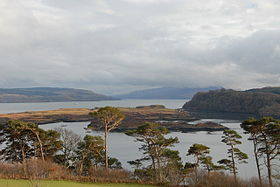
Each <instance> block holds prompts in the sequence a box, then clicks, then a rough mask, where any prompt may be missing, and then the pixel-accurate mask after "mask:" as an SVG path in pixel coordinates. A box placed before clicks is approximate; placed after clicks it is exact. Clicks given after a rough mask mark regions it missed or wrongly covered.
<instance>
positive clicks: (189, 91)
mask: <svg viewBox="0 0 280 187" xmlns="http://www.w3.org/2000/svg"><path fill="white" fill-rule="evenodd" d="M215 89H218V88H217V87H207V88H176V87H162V88H152V89H145V90H139V91H134V92H130V93H128V94H123V95H115V96H114V97H116V98H120V99H191V98H192V97H193V95H194V94H195V93H197V92H205V91H209V90H215Z"/></svg>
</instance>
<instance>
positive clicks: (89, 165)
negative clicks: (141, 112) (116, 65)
mask: <svg viewBox="0 0 280 187" xmlns="http://www.w3.org/2000/svg"><path fill="white" fill-rule="evenodd" d="M91 115H92V116H94V117H95V118H96V120H97V121H98V123H96V124H95V125H96V128H98V129H100V130H103V131H104V132H105V133H104V139H103V138H102V137H101V136H89V135H86V136H85V137H84V138H83V139H81V138H80V137H79V136H78V135H77V134H75V133H74V132H72V131H69V130H67V129H63V128H59V129H55V130H48V131H45V130H43V129H41V128H39V127H38V125H36V124H34V123H27V122H23V121H9V122H8V123H7V124H5V125H4V126H3V127H2V128H1V130H0V143H2V144H5V148H2V150H1V152H0V153H1V154H0V158H1V160H2V162H1V163H0V178H6V179H28V180H30V181H34V180H40V179H43V180H68V181H69V180H71V181H78V182H94V183H96V182H101V183H138V184H158V185H170V186H176V185H187V186H201V187H203V186H213V187H214V186H215V187H218V186H221V187H222V186H228V187H230V186H235V187H238V186H240V187H241V186H242V187H251V186H252V187H253V186H254V187H255V186H270V187H272V186H276V185H277V179H279V177H280V176H279V168H277V167H278V166H275V164H279V156H280V121H279V120H276V119H273V118H262V119H260V120H256V119H248V120H246V121H244V122H243V123H242V127H243V129H244V130H245V131H246V132H247V133H249V134H250V140H252V143H253V147H252V149H254V153H255V160H256V166H257V169H258V173H259V178H258V179H257V180H254V181H242V180H240V179H239V178H238V165H239V164H246V160H247V159H248V156H247V154H246V153H244V152H242V150H240V149H239V148H238V145H239V144H242V142H241V141H240V139H241V136H240V135H239V134H238V133H237V132H236V131H234V130H230V129H227V130H225V131H224V133H223V136H222V137H221V141H222V142H223V143H225V144H226V145H227V146H228V149H227V150H225V151H227V153H228V156H227V158H224V159H222V160H219V161H218V163H214V162H213V158H212V157H211V156H210V151H211V148H210V147H207V146H205V145H202V144H193V145H192V146H191V147H190V148H189V149H188V153H187V155H186V156H187V157H193V162H186V163H183V162H182V159H181V157H180V156H179V152H178V151H174V150H172V149H171V147H173V146H174V145H175V144H177V143H179V141H178V138H177V137H168V138H167V136H166V135H168V134H169V130H168V129H166V128H163V127H161V126H160V125H159V124H156V123H151V122H146V123H144V124H143V125H142V126H139V127H138V128H137V129H133V130H129V131H127V132H126V134H127V135H128V136H132V137H134V138H135V141H138V142H139V143H141V146H140V147H139V151H141V152H142V156H141V157H140V158H137V159H136V160H133V161H129V162H128V163H129V164H131V166H132V167H133V168H134V172H133V173H132V172H128V171H125V170H123V169H122V166H121V163H120V162H119V161H118V159H117V158H112V157H110V156H109V155H108V153H107V147H108V146H109V145H108V144H107V141H106V140H107V136H108V135H109V132H110V131H111V130H112V129H114V128H117V126H118V125H119V124H120V123H121V122H122V120H123V119H124V115H123V114H122V113H121V112H120V111H119V110H118V109H116V108H113V107H104V108H101V109H99V110H98V111H96V112H94V113H91ZM221 151H222V150H221ZM264 169H265V170H266V172H264V173H262V172H263V171H264ZM225 171H229V173H232V174H233V175H226V174H224V172H225ZM274 183H275V184H274Z"/></svg>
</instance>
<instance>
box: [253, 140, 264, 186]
mask: <svg viewBox="0 0 280 187" xmlns="http://www.w3.org/2000/svg"><path fill="white" fill-rule="evenodd" d="M253 144H254V156H255V161H256V165H257V171H258V177H259V183H260V186H262V185H263V184H262V176H261V170H260V163H259V157H258V149H257V142H256V140H253Z"/></svg>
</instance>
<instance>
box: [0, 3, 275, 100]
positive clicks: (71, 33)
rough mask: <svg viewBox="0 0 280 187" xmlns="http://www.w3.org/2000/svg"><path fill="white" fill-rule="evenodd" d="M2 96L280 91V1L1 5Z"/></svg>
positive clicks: (0, 82) (0, 55) (0, 72)
mask: <svg viewBox="0 0 280 187" xmlns="http://www.w3.org/2000/svg"><path fill="white" fill-rule="evenodd" d="M0 65H1V68H0V75H1V79H0V80H1V81H0V87H5V88H6V87H31V86H59V87H75V88H87V89H91V90H94V91H96V92H99V93H105V94H109V95H110V94H116V93H120V92H127V91H131V90H139V89H142V88H152V87H162V86H179V87H206V86H223V87H226V88H234V89H246V88H252V87H261V86H280V3H279V0H207V1H206V0H1V1H0Z"/></svg>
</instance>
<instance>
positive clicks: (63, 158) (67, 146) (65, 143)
mask: <svg viewBox="0 0 280 187" xmlns="http://www.w3.org/2000/svg"><path fill="white" fill-rule="evenodd" d="M55 130H56V131H57V132H59V133H60V139H61V141H62V145H61V146H62V150H61V152H62V153H61V154H58V155H56V156H55V158H56V162H58V163H60V164H63V165H64V166H65V167H67V168H69V167H71V166H72V162H73V161H74V159H75V157H76V150H77V148H78V144H79V143H80V142H81V141H82V139H81V137H80V136H79V135H78V134H76V133H74V132H73V131H72V130H68V129H66V128H61V127H60V128H56V129H55Z"/></svg>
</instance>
